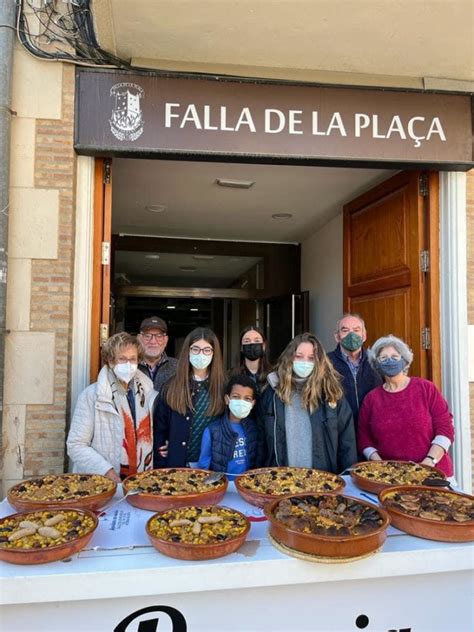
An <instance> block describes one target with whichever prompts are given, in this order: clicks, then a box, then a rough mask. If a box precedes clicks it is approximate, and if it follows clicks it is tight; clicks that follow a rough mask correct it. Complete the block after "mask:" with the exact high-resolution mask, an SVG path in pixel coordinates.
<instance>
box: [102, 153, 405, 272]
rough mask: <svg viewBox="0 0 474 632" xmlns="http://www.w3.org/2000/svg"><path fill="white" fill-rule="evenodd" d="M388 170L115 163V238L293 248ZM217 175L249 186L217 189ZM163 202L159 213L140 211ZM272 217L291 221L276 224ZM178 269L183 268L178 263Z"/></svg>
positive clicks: (384, 177)
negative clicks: (180, 239)
mask: <svg viewBox="0 0 474 632" xmlns="http://www.w3.org/2000/svg"><path fill="white" fill-rule="evenodd" d="M393 173H395V172H394V171H389V170H383V169H343V168H333V167H303V166H287V165H253V164H234V163H206V162H184V161H169V160H136V159H135V160H134V159H114V162H113V179H114V180H113V181H114V185H113V212H112V220H113V224H112V231H113V233H115V234H117V233H120V234H127V235H147V236H168V237H191V238H201V239H223V240H247V241H274V242H296V243H299V242H301V241H303V240H304V239H305V238H307V237H309V236H310V235H311V234H312V233H313V232H315V231H316V230H317V229H318V228H319V227H320V226H322V225H323V224H325V223H326V222H327V221H328V220H330V219H331V218H332V217H334V216H335V215H337V214H338V213H339V212H340V211H341V208H342V206H343V204H345V203H346V202H348V201H349V200H351V199H352V198H354V197H356V196H357V195H359V194H360V193H363V192H364V191H366V190H368V189H370V188H371V187H372V186H374V185H375V184H377V183H378V182H381V181H382V180H385V179H387V178H388V177H389V176H391V175H392V174H393ZM217 178H223V179H230V180H244V181H249V180H250V181H254V182H255V184H254V185H253V186H252V187H251V188H250V189H234V188H224V187H221V186H218V185H217V184H216V179H217ZM155 205H163V206H165V207H166V210H165V211H164V212H161V213H155V212H151V211H149V210H147V209H146V207H147V206H155ZM276 213H291V214H292V218H291V219H285V220H275V219H273V218H272V215H273V214H276ZM181 265H184V264H182V263H181Z"/></svg>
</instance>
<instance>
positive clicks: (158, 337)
mask: <svg viewBox="0 0 474 632" xmlns="http://www.w3.org/2000/svg"><path fill="white" fill-rule="evenodd" d="M167 336H168V334H142V338H143V340H144V341H145V342H151V341H152V340H153V338H155V340H157V341H158V342H160V341H161V340H163V338H166V337H167Z"/></svg>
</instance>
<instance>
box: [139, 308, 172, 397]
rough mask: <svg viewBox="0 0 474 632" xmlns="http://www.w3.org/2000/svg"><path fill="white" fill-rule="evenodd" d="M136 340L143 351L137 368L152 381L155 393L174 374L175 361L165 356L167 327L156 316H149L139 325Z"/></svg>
mask: <svg viewBox="0 0 474 632" xmlns="http://www.w3.org/2000/svg"><path fill="white" fill-rule="evenodd" d="M138 338H139V339H140V342H141V343H142V345H143V348H144V350H145V354H144V355H145V357H144V359H143V362H141V364H139V365H138V368H139V369H140V370H141V371H143V373H145V375H147V376H148V377H149V378H150V380H152V382H153V385H154V387H155V391H158V392H159V391H160V389H161V387H162V386H163V384H164V383H165V382H166V381H167V380H169V378H170V377H172V376H173V375H174V374H175V373H176V365H177V363H178V362H177V360H176V359H175V358H170V357H169V356H167V355H166V352H165V348H166V345H167V344H168V325H167V324H166V323H165V321H164V320H163V319H162V318H159V317H158V316H150V317H149V318H145V320H144V321H143V322H142V324H141V325H140V333H139V334H138Z"/></svg>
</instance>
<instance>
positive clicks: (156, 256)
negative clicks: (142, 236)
mask: <svg viewBox="0 0 474 632" xmlns="http://www.w3.org/2000/svg"><path fill="white" fill-rule="evenodd" d="M159 258H160V255H145V259H159Z"/></svg>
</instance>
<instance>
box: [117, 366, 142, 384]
mask: <svg viewBox="0 0 474 632" xmlns="http://www.w3.org/2000/svg"><path fill="white" fill-rule="evenodd" d="M137 369H138V364H135V363H133V362H121V363H120V364H116V365H115V366H114V368H113V372H114V373H115V375H116V376H117V377H118V379H119V380H120V381H121V382H125V384H128V383H129V382H130V380H131V379H132V378H133V377H135V373H136V372H137Z"/></svg>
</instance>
